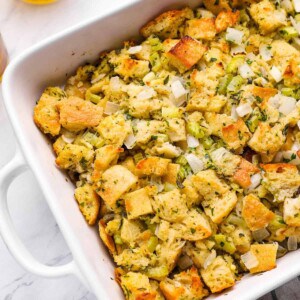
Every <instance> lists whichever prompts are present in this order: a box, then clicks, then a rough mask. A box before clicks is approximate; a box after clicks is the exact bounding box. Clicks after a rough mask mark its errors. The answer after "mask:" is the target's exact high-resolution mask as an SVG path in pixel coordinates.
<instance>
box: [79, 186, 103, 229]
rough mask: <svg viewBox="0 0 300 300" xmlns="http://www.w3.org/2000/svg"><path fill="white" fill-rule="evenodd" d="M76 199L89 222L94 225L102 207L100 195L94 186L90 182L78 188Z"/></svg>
mask: <svg viewBox="0 0 300 300" xmlns="http://www.w3.org/2000/svg"><path fill="white" fill-rule="evenodd" d="M75 199H76V200H77V202H78V204H79V209H80V211H81V212H82V214H83V216H84V217H85V219H86V221H87V223H88V224H89V225H94V224H95V223H96V220H97V217H98V213H99V209H100V200H99V196H98V195H97V194H96V192H95V191H94V188H93V187H92V186H91V185H89V184H85V185H84V186H81V187H78V188H76V189H75Z"/></svg>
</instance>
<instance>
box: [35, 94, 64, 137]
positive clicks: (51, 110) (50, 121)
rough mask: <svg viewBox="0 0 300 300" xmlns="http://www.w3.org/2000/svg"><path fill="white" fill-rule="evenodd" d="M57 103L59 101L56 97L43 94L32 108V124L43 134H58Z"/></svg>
mask: <svg viewBox="0 0 300 300" xmlns="http://www.w3.org/2000/svg"><path fill="white" fill-rule="evenodd" d="M58 103H59V100H58V99H57V98H56V97H53V96H49V95H47V94H45V93H43V94H42V96H41V98H40V100H39V101H38V103H37V105H36V106H35V108H34V114H33V119H34V122H35V124H36V125H37V126H38V127H39V128H40V130H41V131H42V132H43V133H45V134H48V133H49V134H51V135H52V136H56V135H58V134H59V132H60V122H59V112H58V109H57V104H58Z"/></svg>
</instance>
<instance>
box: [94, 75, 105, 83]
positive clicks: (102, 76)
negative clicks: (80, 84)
mask: <svg viewBox="0 0 300 300" xmlns="http://www.w3.org/2000/svg"><path fill="white" fill-rule="evenodd" d="M105 76H106V74H103V73H102V74H99V75H98V76H97V77H96V78H94V79H93V80H91V84H94V83H96V82H98V81H99V80H101V79H102V78H104V77H105Z"/></svg>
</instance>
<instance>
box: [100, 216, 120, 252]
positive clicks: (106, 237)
mask: <svg viewBox="0 0 300 300" xmlns="http://www.w3.org/2000/svg"><path fill="white" fill-rule="evenodd" d="M105 227H106V225H105V222H104V220H100V221H99V234H100V238H101V240H102V241H103V243H104V245H105V246H106V247H107V248H108V250H109V252H110V253H111V254H112V255H115V254H117V252H116V246H115V243H114V240H113V238H112V237H111V236H110V235H108V234H107V233H106V231H105Z"/></svg>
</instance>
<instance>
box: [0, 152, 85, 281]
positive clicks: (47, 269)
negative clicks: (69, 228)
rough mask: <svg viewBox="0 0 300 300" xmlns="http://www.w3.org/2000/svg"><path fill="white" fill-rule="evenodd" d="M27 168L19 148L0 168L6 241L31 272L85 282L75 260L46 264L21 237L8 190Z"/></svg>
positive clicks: (0, 225) (1, 229)
mask: <svg viewBox="0 0 300 300" xmlns="http://www.w3.org/2000/svg"><path fill="white" fill-rule="evenodd" d="M27 169H28V166H27V164H26V162H25V160H24V158H23V155H22V154H21V152H20V150H18V149H17V151H16V154H15V156H14V158H13V159H12V160H11V161H10V162H9V163H8V164H7V165H5V166H4V167H3V168H2V169H1V170H0V233H1V235H2V238H3V240H4V242H5V243H6V245H7V247H8V249H9V250H10V252H11V254H12V255H13V256H14V257H15V259H16V260H17V261H18V263H19V264H20V265H21V266H22V267H24V268H25V269H26V270H28V271H29V272H31V273H34V274H36V275H39V276H43V277H52V278H53V277H62V276H65V275H69V274H73V275H75V276H77V277H79V279H80V280H81V281H83V282H84V283H85V280H83V276H82V275H81V273H80V271H79V269H78V267H77V265H76V263H75V262H74V260H73V261H71V262H69V263H67V264H65V265H62V266H57V267H54V266H53V267H52V266H47V265H44V264H42V263H40V262H39V261H38V260H36V259H35V258H34V257H33V256H32V255H31V254H30V252H29V251H28V250H27V249H26V247H25V246H24V244H23V243H22V241H21V239H20V238H19V236H18V234H17V232H16V230H15V228H14V225H13V223H12V220H11V217H10V214H9V210H8V205H7V191H8V188H9V186H10V184H11V182H12V181H13V180H14V179H15V178H16V177H17V176H18V175H20V174H21V173H23V172H24V171H26V170H27Z"/></svg>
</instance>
